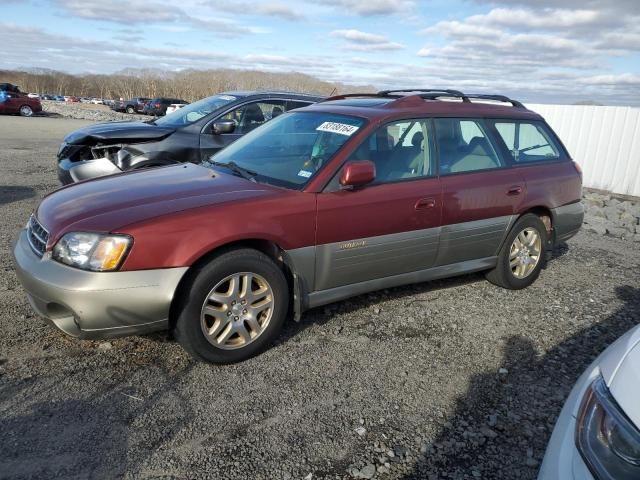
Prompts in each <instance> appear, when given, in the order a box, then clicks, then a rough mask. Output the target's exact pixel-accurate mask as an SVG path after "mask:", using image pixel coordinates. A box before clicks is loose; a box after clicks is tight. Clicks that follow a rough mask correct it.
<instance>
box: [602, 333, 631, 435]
mask: <svg viewBox="0 0 640 480" xmlns="http://www.w3.org/2000/svg"><path fill="white" fill-rule="evenodd" d="M632 332H633V333H631V335H629V336H625V337H623V341H622V342H620V344H618V347H617V348H618V349H619V352H620V354H619V356H618V362H617V365H616V366H615V369H614V370H612V371H611V372H605V371H604V370H603V375H604V376H605V380H606V381H607V385H608V386H609V390H610V391H611V395H613V398H615V399H616V401H617V402H618V405H620V407H621V408H622V410H623V411H624V413H626V414H627V416H628V417H629V419H630V420H631V421H632V422H633V423H634V424H635V425H636V426H637V427H638V428H640V402H638V397H640V327H636V328H635V329H634V330H633V331H632ZM612 363H613V362H612ZM613 365H615V363H613ZM613 365H612V366H613ZM607 377H609V378H607Z"/></svg>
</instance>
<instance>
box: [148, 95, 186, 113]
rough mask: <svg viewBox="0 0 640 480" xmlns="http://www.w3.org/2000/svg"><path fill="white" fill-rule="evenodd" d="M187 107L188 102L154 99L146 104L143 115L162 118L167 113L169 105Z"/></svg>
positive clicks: (172, 99) (173, 99)
mask: <svg viewBox="0 0 640 480" xmlns="http://www.w3.org/2000/svg"><path fill="white" fill-rule="evenodd" d="M172 104H173V105H178V104H181V105H186V104H187V102H185V101H184V100H179V99H177V98H154V99H151V100H149V101H148V102H147V103H145V105H144V107H142V113H144V114H145V115H153V116H155V117H162V116H163V115H165V114H166V113H167V108H168V107H169V105H172Z"/></svg>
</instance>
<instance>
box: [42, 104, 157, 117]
mask: <svg viewBox="0 0 640 480" xmlns="http://www.w3.org/2000/svg"><path fill="white" fill-rule="evenodd" d="M42 111H43V115H45V116H55V117H65V118H74V119H78V120H92V121H95V122H113V121H119V120H142V121H148V120H150V119H151V118H152V117H150V116H148V115H138V114H137V113H136V114H133V115H130V114H128V113H122V112H114V111H113V110H111V109H110V108H109V107H108V106H107V105H94V104H92V103H78V102H74V103H68V102H54V101H52V100H42Z"/></svg>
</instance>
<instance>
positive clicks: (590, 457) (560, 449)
mask: <svg viewBox="0 0 640 480" xmlns="http://www.w3.org/2000/svg"><path fill="white" fill-rule="evenodd" d="M551 479H553V480H558V479H562V480H578V479H580V480H594V479H595V480H614V479H615V480H632V479H635V480H637V479H640V325H639V326H637V327H635V328H633V329H632V330H630V331H629V332H627V333H626V334H625V335H623V336H622V337H621V338H619V339H618V340H616V341H615V342H614V343H613V344H612V345H611V346H610V347H609V348H607V349H606V350H605V351H604V352H603V353H602V354H600V356H599V357H598V358H597V359H596V360H595V362H593V363H592V364H591V366H590V367H589V368H588V369H587V371H586V372H585V373H584V374H583V375H582V376H581V377H580V379H579V380H578V382H577V383H576V385H575V387H574V388H573V390H572V391H571V393H570V394H569V398H568V399H567V402H566V403H565V405H564V407H563V409H562V411H561V412H560V417H559V418H558V421H557V423H556V426H555V428H554V430H553V434H552V435H551V440H550V441H549V445H548V446H547V451H546V453H545V456H544V460H543V462H542V467H541V468H540V473H539V475H538V480H551Z"/></svg>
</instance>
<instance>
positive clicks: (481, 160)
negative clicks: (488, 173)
mask: <svg viewBox="0 0 640 480" xmlns="http://www.w3.org/2000/svg"><path fill="white" fill-rule="evenodd" d="M467 152H468V153H466V154H465V155H464V156H463V157H462V158H460V159H459V160H456V161H455V162H454V163H453V164H451V166H450V170H449V171H450V172H452V173H455V172H468V171H473V170H487V169H490V168H497V167H499V166H500V164H499V163H498V160H497V159H496V157H495V153H493V149H492V148H491V145H489V141H488V140H487V139H486V138H483V137H473V138H472V139H471V141H470V142H469V147H468V149H467Z"/></svg>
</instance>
